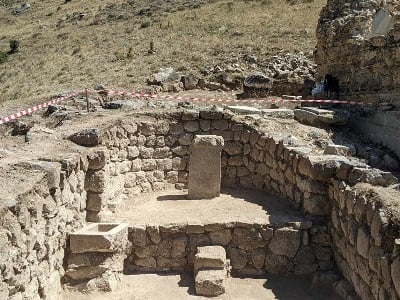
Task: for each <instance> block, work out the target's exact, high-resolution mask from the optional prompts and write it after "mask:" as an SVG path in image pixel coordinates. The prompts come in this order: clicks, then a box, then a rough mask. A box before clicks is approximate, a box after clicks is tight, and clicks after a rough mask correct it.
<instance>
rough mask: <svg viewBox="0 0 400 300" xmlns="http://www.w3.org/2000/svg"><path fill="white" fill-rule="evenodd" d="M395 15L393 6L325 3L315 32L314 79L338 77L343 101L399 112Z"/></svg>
mask: <svg viewBox="0 0 400 300" xmlns="http://www.w3.org/2000/svg"><path fill="white" fill-rule="evenodd" d="M399 12H400V7H399V4H398V1H396V0H386V1H380V0H368V1H350V0H347V1H341V0H328V2H327V5H326V6H325V7H324V8H323V10H322V11H321V15H320V19H319V23H318V28H317V40H318V42H317V51H316V55H315V60H316V63H317V65H318V74H319V76H320V77H323V76H325V74H333V75H334V76H335V77H337V78H338V79H339V81H340V86H341V89H342V91H341V95H342V96H343V97H345V98H348V99H355V100H357V99H359V100H361V101H369V102H374V103H375V102H390V103H393V104H394V105H396V106H399V105H400V102H399V96H400V76H399V74H400V23H399V21H400V19H399Z"/></svg>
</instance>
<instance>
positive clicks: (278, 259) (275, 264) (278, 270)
mask: <svg viewBox="0 0 400 300" xmlns="http://www.w3.org/2000/svg"><path fill="white" fill-rule="evenodd" d="M293 269H294V265H293V263H292V262H291V261H290V260H289V259H288V258H287V257H286V256H282V255H276V254H268V255H267V256H266V257H265V270H266V271H267V272H268V273H270V274H287V273H290V272H292V271H293Z"/></svg>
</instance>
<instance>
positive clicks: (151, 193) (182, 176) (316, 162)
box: [0, 109, 400, 299]
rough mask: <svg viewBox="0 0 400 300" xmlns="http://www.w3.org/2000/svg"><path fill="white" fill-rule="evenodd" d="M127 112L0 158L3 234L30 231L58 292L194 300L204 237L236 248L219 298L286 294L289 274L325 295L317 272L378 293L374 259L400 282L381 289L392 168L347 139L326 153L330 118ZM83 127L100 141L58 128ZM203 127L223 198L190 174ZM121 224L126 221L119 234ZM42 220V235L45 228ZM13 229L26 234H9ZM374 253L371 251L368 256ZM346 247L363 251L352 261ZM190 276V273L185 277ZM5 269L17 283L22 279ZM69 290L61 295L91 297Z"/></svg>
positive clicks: (387, 254) (339, 286)
mask: <svg viewBox="0 0 400 300" xmlns="http://www.w3.org/2000/svg"><path fill="white" fill-rule="evenodd" d="M118 113H119V114H121V118H120V119H115V118H114V117H113V116H111V115H110V116H109V119H107V121H106V122H105V123H102V124H99V123H98V120H92V123H91V124H90V127H92V129H93V130H90V128H89V125H88V126H87V127H88V128H86V129H84V130H82V125H81V123H80V124H78V123H76V125H74V126H76V127H73V126H71V127H70V128H68V129H66V132H65V133H63V134H61V133H60V138H59V139H58V140H59V141H63V143H61V144H60V145H61V146H64V145H66V147H61V146H60V148H62V149H58V148H57V151H59V152H57V151H55V150H54V149H55V148H52V149H53V150H54V152H55V153H56V154H57V155H55V154H54V153H53V154H50V153H49V154H48V155H45V153H42V152H40V153H37V157H35V158H32V160H30V161H28V162H26V161H23V162H18V165H12V164H11V162H14V161H15V160H16V159H17V158H16V157H17V154H18V153H19V154H20V155H21V156H23V153H25V152H23V151H26V149H25V148H22V149H20V150H17V152H15V153H14V152H13V153H9V154H8V155H10V157H9V158H8V159H9V160H10V166H7V167H5V166H4V167H3V169H1V172H2V176H1V178H3V181H2V182H0V184H2V186H3V187H4V191H6V192H7V201H3V205H4V209H3V210H2V212H3V213H4V215H2V220H4V221H3V222H4V224H5V225H4V226H3V227H5V226H7V227H6V228H5V230H3V231H0V242H3V241H6V243H7V245H8V248H7V247H6V249H15V245H22V244H23V243H25V235H27V239H26V245H27V248H25V249H22V248H21V253H25V252H22V251H26V249H28V251H29V252H30V253H33V254H32V255H31V257H33V259H34V260H33V263H32V264H30V265H29V270H31V272H32V274H33V273H34V272H38V270H39V269H46V270H47V271H48V273H43V274H42V275H40V276H39V277H38V281H39V282H40V284H41V285H43V286H44V288H43V291H41V293H42V294H43V295H46V297H49V298H51V299H57V296H56V295H55V294H56V293H58V292H59V291H61V288H62V287H61V283H62V284H63V287H64V289H69V288H70V287H71V289H74V288H76V287H78V286H79V287H82V286H83V287H84V289H83V290H80V292H82V291H83V292H84V293H86V292H91V293H93V294H91V295H89V296H88V297H89V299H90V298H96V299H102V298H101V297H103V296H102V295H99V294H98V291H101V292H109V293H108V294H106V295H104V297H105V298H106V299H110V298H112V299H119V298H120V299H126V297H128V298H129V297H130V295H131V294H132V293H133V294H132V295H134V296H133V297H131V298H134V297H136V296H137V297H139V298H141V299H146V298H148V299H163V296H164V295H167V299H170V298H172V297H168V296H169V295H177V296H176V297H173V298H176V299H190V297H195V296H194V280H195V279H194V276H193V270H194V261H195V255H196V253H197V251H198V249H199V247H203V246H220V247H223V248H224V251H225V253H226V259H227V261H228V260H229V266H230V270H231V274H232V277H230V278H227V280H226V289H225V293H226V294H224V295H221V296H219V297H220V298H221V299H249V298H250V299H274V297H275V298H279V297H280V298H284V297H285V296H286V294H284V292H282V290H279V287H278V286H279V285H280V284H281V285H284V287H285V288H284V289H283V290H290V291H291V292H293V293H294V295H296V296H297V298H302V299H307V297H308V296H309V298H310V299H318V297H316V296H315V297H314V294H313V293H312V291H311V288H312V286H311V282H313V283H316V284H315V285H313V287H318V284H322V285H323V287H324V288H323V289H322V290H328V288H327V287H334V289H335V290H336V291H337V292H338V293H339V294H340V297H342V298H343V299H348V298H349V297H353V296H354V295H355V294H356V293H357V294H358V295H362V296H363V298H365V299H370V298H371V297H369V296H370V294H369V293H374V295H375V294H377V292H379V291H377V290H376V289H374V290H371V292H369V290H367V289H362V287H364V286H365V284H364V282H365V283H366V282H368V283H371V282H372V281H370V280H369V279H370V278H369V277H367V276H369V274H375V273H376V272H377V270H378V262H379V263H386V265H387V267H388V268H389V267H390V268H391V270H392V271H393V272H391V273H390V276H389V275H388V276H386V277H384V278H383V279H382V278H381V277H376V278H375V277H374V278H375V279H376V280H375V281H374V282H378V283H380V284H381V283H382V280H387V281H389V282H386V284H388V285H387V286H388V287H389V286H390V287H393V288H390V289H389V288H386V286H385V289H387V290H382V291H381V292H382V293H383V294H385V293H386V294H387V293H392V294H393V293H396V291H395V287H396V286H395V285H396V284H397V283H398V282H399V280H398V278H399V276H398V273H396V272H397V271H396V270H398V268H397V266H398V265H399V261H400V260H399V258H397V257H393V256H392V254H391V253H395V252H393V251H394V250H395V249H397V248H396V247H397V244H396V239H397V238H398V236H396V235H394V234H393V232H396V231H393V230H392V228H388V229H387V228H386V226H383V224H384V222H386V221H385V220H389V221H390V222H393V224H398V223H396V222H397V216H398V213H397V210H396V209H397V208H396V206H394V204H395V203H397V202H398V192H396V191H395V190H393V189H391V188H390V187H388V186H389V185H390V184H392V183H394V182H395V178H394V176H393V175H392V174H390V173H389V172H386V171H382V170H379V169H373V168H371V167H370V166H368V165H367V164H366V163H365V162H363V161H360V160H359V159H357V158H356V157H352V156H351V151H348V153H346V154H345V155H346V156H341V155H325V154H324V152H325V151H324V149H322V147H321V145H322V144H321V143H317V142H319V141H325V140H328V138H329V136H328V135H327V132H326V130H324V129H321V128H316V127H310V126H306V125H303V124H299V123H297V121H295V120H293V119H280V120H272V119H270V117H268V118H263V117H261V116H257V118H256V119H254V118H253V117H250V116H232V114H231V113H229V112H224V111H222V110H214V109H211V110H200V111H196V110H183V111H181V110H179V111H175V112H168V114H167V113H165V112H163V113H160V114H158V115H157V114H155V115H154V116H153V115H150V114H149V115H145V116H144V115H140V114H131V115H129V114H128V115H122V112H118ZM79 132H95V133H96V134H95V135H93V136H89V138H94V139H96V143H97V144H98V145H99V146H96V147H86V146H84V145H87V143H85V142H84V141H80V142H82V145H83V146H82V145H81V146H80V145H75V144H73V143H72V142H70V141H68V140H66V139H63V138H65V137H66V136H69V137H70V136H72V135H76V133H79ZM294 133H295V134H296V137H295V136H293V134H294ZM196 135H215V136H221V137H223V139H224V145H223V147H222V151H221V163H220V171H221V173H220V174H221V187H222V189H221V191H220V193H219V196H218V197H214V198H211V199H198V200H193V199H189V198H190V197H188V188H189V183H190V173H191V172H196V169H194V170H191V169H190V159H191V147H190V146H191V145H192V143H193V140H194V138H195V136H196ZM77 136H79V137H80V138H86V135H84V134H77ZM309 138H311V140H310V139H309ZM332 142H333V138H332ZM35 143H36V144H33V145H32V147H37V144H38V143H43V144H44V145H48V144H46V143H49V139H48V138H47V139H46V138H43V140H37V141H36V142H35ZM335 144H337V143H335ZM57 145H58V144H57ZM316 145H317V146H316ZM26 147H27V148H28V150H29V149H30V148H29V147H30V145H27V146H26ZM57 147H58V146H57ZM16 149H19V148H16ZM66 149H67V150H68V151H69V150H70V151H69V152H68V153H65V151H66ZM349 149H350V148H349ZM18 151H19V152H18ZM43 151H44V150H43ZM63 151H64V152H63ZM213 167H215V166H213ZM210 170H215V169H214V168H210ZM218 170H219V169H218ZM205 173H206V172H205ZM20 174H29V175H31V176H29V179H30V180H28V181H25V182H24V184H23V185H22V186H23V189H21V188H19V186H18V185H15V184H14V185H13V186H11V187H10V186H9V181H10V180H9V178H15V179H18V180H15V181H16V182H22V181H21V180H19V179H20V178H21V177H22V176H20ZM218 178H219V176H218ZM373 185H375V186H373ZM378 185H380V186H378ZM213 195H216V194H213ZM8 196H9V197H8ZM13 199H15V200H13ZM383 209H384V210H383ZM389 213H390V214H389ZM27 216H29V217H27ZM90 222H95V223H94V224H92V225H88V223H90ZM119 223H126V224H125V225H124V228H123V229H122V230H121V231H120V232H119V233H115V235H114V234H113V232H114V230H116V229H117V228H118V226H117V224H119ZM18 224H20V225H18ZM11 225H12V226H11ZM85 226H89V227H86V228H85V229H83V230H82V231H83V233H82V232H81V231H79V229H80V228H82V227H85ZM396 228H397V227H396ZM27 229H29V230H27ZM8 231H10V233H11V235H10V233H9V232H8ZM117 231H118V230H117ZM21 232H23V233H24V234H21ZM39 232H40V233H44V236H45V239H42V238H37V236H38V234H37V233H39ZM76 233H78V234H76ZM110 233H111V234H110ZM74 234H75V236H74ZM10 236H12V237H14V236H15V237H21V240H20V241H19V242H18V244H13V240H12V239H9V237H10ZM68 238H70V240H69V242H70V243H68V240H67V239H68ZM22 239H23V241H24V242H22ZM383 240H384V241H385V242H382V241H383ZM7 241H8V242H7ZM69 246H71V247H69ZM29 249H33V250H29ZM13 251H14V250H13ZM370 254H374V255H375V256H374V257H371V258H372V259H371V260H370V259H369V255H370ZM35 255H36V256H35ZM350 255H351V256H350ZM3 257H11V256H3ZM22 257H25V256H21V255H15V256H12V261H11V263H12V264H8V265H13V266H17V267H18V268H20V266H22V263H25V258H24V259H22ZM349 257H356V262H357V265H356V266H355V265H354V264H353V263H354V260H350V259H348V258H349ZM1 258H2V257H1V256H0V263H2V261H1ZM35 259H36V260H35ZM383 259H386V260H383ZM389 259H390V260H389ZM46 261H49V262H51V265H50V264H49V265H48V266H47V265H46V263H45V262H46ZM42 262H44V264H43V263H42ZM5 265H7V264H5ZM39 265H40V266H39ZM337 269H339V270H340V271H341V273H338V272H335V271H337ZM59 270H60V271H59ZM368 270H369V271H368ZM17 271H18V270H17V269H15V272H17ZM10 272H11V273H12V272H13V269H10ZM171 272H175V273H172V274H171ZM176 272H179V274H180V275H178V276H177V275H173V274H176ZM149 273H151V274H149ZM35 274H36V273H35ZM61 276H62V278H61ZM274 276H277V277H276V279H273V280H272V282H271V277H274ZM286 276H289V277H291V278H294V279H295V281H286V279H287V278H288V277H286ZM342 276H343V277H342ZM372 276H378V275H372ZM379 276H380V275H379ZM183 277H186V278H190V280H189V281H190V283H187V282H186V283H183V282H181V281H182V279H179V278H183ZM254 278H262V279H260V281H258V279H254ZM274 278H275V277H274ZM301 278H308V279H306V282H307V285H302V286H301V287H300V289H297V288H295V286H296V282H297V281H296V280H297V279H299V280H300V279H301ZM7 280H8V281H7V284H8V285H9V287H10V288H9V289H10V291H11V293H14V291H15V290H16V289H15V288H14V287H13V284H14V283H15V282H17V281H15V280H14V279H13V277H12V276H11V277H10V279H7ZM121 280H122V281H121ZM152 280H154V282H153V281H152ZM207 280H208V279H207V278H206V281H207ZM354 280H356V281H354ZM147 281H152V282H151V283H149V282H147ZM300 281H301V280H300ZM353 281H354V282H353ZM273 282H275V284H274V283H273ZM140 283H141V287H140ZM153 283H154V284H155V285H154V286H153V285H152V284H153ZM376 286H378V285H376ZM381 286H382V285H381ZM0 287H1V286H0ZM287 287H290V289H288V288H287ZM303 287H304V289H303ZM374 287H375V285H374ZM352 288H354V289H355V291H354V290H352ZM256 290H257V291H258V292H257V295H255V294H254V293H253V291H256ZM317 290H321V289H317ZM36 292H37V286H36V285H35V282H34V281H32V282H31V283H29V285H27V286H26V291H25V292H24V293H23V294H24V297H25V296H26V297H27V298H29V297H30V298H31V299H35V298H33V297H31V296H29V295H32V293H33V294H34V293H36ZM158 292H160V293H162V294H161V296H160V294H157V293H158ZM74 293H75V292H71V293H67V294H68V295H67V294H66V295H65V297H64V299H69V298H68V297H73V298H74V299H85V297H86V295H83V294H79V297H78V296H76V294H74ZM129 293H131V294H129ZM168 293H169V294H168ZM17 294H22V292H21V293H19V292H18V293H17ZM71 295H74V296H71ZM127 295H129V296H127ZM332 295H333V293H332ZM289 296H292V295H289ZM118 297H119V298H118ZM338 298H339V297H336V298H333V299H338ZM164 299H165V297H164ZM323 299H328V298H323ZM371 299H372V298H371Z"/></svg>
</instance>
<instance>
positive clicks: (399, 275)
mask: <svg viewBox="0 0 400 300" xmlns="http://www.w3.org/2000/svg"><path fill="white" fill-rule="evenodd" d="M391 276H392V281H393V284H394V287H395V289H396V292H397V296H399V295H400V257H397V258H396V259H395V260H394V261H393V263H392V266H391Z"/></svg>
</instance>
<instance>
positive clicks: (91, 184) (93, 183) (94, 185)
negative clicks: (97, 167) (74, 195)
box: [85, 171, 109, 194]
mask: <svg viewBox="0 0 400 300" xmlns="http://www.w3.org/2000/svg"><path fill="white" fill-rule="evenodd" d="M108 177H109V176H108V174H107V172H105V171H88V172H87V174H86V178H85V190H86V191H88V192H93V193H99V194H100V193H102V192H104V190H105V189H106V186H107V180H108Z"/></svg>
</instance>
